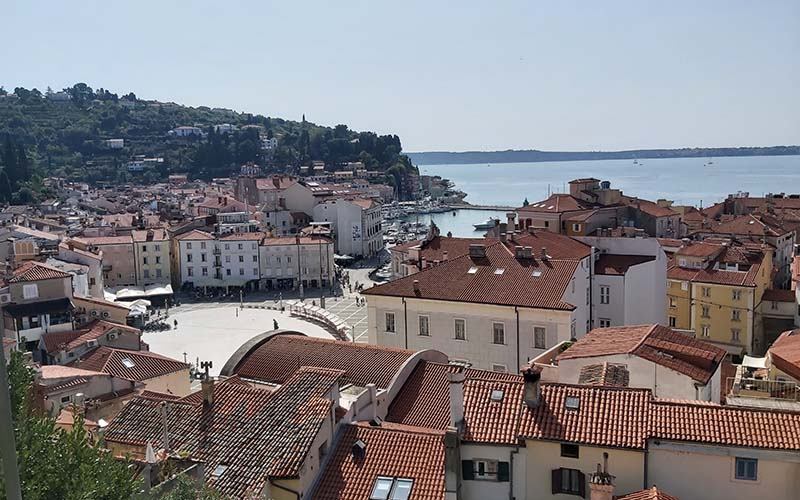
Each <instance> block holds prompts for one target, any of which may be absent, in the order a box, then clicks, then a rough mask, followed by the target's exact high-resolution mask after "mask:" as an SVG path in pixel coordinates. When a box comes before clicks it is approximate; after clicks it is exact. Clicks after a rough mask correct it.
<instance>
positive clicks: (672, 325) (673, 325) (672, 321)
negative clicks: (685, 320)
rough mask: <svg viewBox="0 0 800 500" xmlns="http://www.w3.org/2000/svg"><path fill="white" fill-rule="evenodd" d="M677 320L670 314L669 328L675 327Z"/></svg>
mask: <svg viewBox="0 0 800 500" xmlns="http://www.w3.org/2000/svg"><path fill="white" fill-rule="evenodd" d="M677 321H678V320H677V319H676V318H675V316H670V317H669V326H670V327H671V328H675V325H677V324H678V323H677Z"/></svg>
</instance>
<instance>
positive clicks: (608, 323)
mask: <svg viewBox="0 0 800 500" xmlns="http://www.w3.org/2000/svg"><path fill="white" fill-rule="evenodd" d="M610 326H611V320H610V319H609V318H600V328H608V327H610Z"/></svg>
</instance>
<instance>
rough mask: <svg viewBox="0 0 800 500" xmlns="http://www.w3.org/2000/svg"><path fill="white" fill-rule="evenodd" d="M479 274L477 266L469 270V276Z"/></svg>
mask: <svg viewBox="0 0 800 500" xmlns="http://www.w3.org/2000/svg"><path fill="white" fill-rule="evenodd" d="M477 272H478V268H477V267H475V266H472V267H470V268H469V271H467V274H475V273H477Z"/></svg>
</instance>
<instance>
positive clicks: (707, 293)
mask: <svg viewBox="0 0 800 500" xmlns="http://www.w3.org/2000/svg"><path fill="white" fill-rule="evenodd" d="M700 291H701V292H702V294H703V297H711V288H709V287H707V286H703V287H700Z"/></svg>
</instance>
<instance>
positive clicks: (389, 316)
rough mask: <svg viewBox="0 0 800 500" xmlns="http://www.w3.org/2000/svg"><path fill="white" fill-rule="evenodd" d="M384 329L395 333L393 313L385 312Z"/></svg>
mask: <svg viewBox="0 0 800 500" xmlns="http://www.w3.org/2000/svg"><path fill="white" fill-rule="evenodd" d="M386 331H387V332H388V333H395V329H394V313H386Z"/></svg>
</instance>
